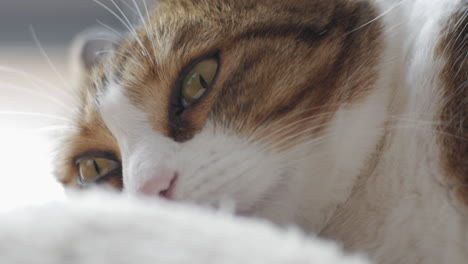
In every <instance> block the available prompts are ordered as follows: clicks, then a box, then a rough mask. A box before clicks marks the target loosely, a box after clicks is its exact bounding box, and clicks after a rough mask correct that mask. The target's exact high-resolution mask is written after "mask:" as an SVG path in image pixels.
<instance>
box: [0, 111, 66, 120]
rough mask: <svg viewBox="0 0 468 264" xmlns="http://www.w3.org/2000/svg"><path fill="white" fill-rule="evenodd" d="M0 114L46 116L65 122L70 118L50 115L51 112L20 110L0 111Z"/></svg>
mask: <svg viewBox="0 0 468 264" xmlns="http://www.w3.org/2000/svg"><path fill="white" fill-rule="evenodd" d="M0 115H7V116H8V115H10V116H15V115H17V116H27V117H41V118H48V119H54V120H61V121H65V122H69V121H70V120H69V119H68V118H64V117H61V116H57V115H51V114H44V113H33V112H21V111H0Z"/></svg>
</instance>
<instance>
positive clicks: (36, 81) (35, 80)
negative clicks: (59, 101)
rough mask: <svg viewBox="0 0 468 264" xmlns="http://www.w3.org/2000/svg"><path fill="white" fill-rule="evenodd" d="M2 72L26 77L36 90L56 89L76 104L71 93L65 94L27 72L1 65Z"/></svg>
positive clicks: (0, 70)
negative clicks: (44, 88)
mask: <svg viewBox="0 0 468 264" xmlns="http://www.w3.org/2000/svg"><path fill="white" fill-rule="evenodd" d="M0 72H4V73H11V74H16V75H19V76H21V77H25V78H26V80H27V81H28V82H29V83H30V84H31V85H32V86H34V87H35V88H37V89H42V88H43V87H47V88H49V89H54V90H55V91H56V92H58V93H60V96H64V97H67V98H68V99H70V101H71V102H75V98H74V97H72V96H71V95H70V94H69V93H67V92H64V90H63V89H60V88H59V87H58V86H55V85H53V84H52V83H50V82H47V81H45V80H43V79H40V78H38V77H36V76H34V75H32V74H29V73H27V72H24V71H21V70H18V69H15V68H11V67H7V66H2V65H0Z"/></svg>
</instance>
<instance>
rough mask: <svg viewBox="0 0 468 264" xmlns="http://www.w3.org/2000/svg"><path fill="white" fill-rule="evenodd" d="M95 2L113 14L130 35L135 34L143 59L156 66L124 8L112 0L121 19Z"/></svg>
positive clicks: (104, 6) (96, 0)
mask: <svg viewBox="0 0 468 264" xmlns="http://www.w3.org/2000/svg"><path fill="white" fill-rule="evenodd" d="M93 1H94V2H95V3H97V4H99V5H101V6H102V7H103V8H105V9H106V10H107V11H109V12H110V13H111V14H113V15H114V16H115V17H116V18H117V19H118V20H119V21H120V22H121V23H122V24H123V25H124V26H125V27H126V28H127V29H128V31H130V33H132V34H133V36H134V37H135V40H136V41H137V42H138V44H139V45H140V47H141V48H142V50H143V55H144V56H143V57H146V58H148V59H149V60H150V61H151V63H152V64H153V65H154V61H153V58H151V56H150V53H149V52H148V49H146V47H145V45H144V44H143V42H142V41H141V39H140V37H139V36H138V33H137V31H136V29H135V27H133V26H132V23H131V22H130V20H129V19H128V17H127V15H125V13H124V12H123V11H122V8H120V6H119V5H118V4H117V3H116V2H115V1H114V0H110V1H111V3H112V4H113V5H114V6H115V7H116V8H117V10H118V11H119V13H120V14H121V15H122V17H120V16H118V15H117V13H115V12H114V11H113V10H112V9H110V8H109V7H108V6H107V5H105V4H103V3H102V2H100V1H99V0H93ZM124 20H125V21H124Z"/></svg>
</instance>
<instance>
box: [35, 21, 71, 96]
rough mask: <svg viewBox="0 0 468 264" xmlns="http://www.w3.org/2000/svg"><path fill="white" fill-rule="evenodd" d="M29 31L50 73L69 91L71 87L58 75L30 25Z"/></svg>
mask: <svg viewBox="0 0 468 264" xmlns="http://www.w3.org/2000/svg"><path fill="white" fill-rule="evenodd" d="M29 31H30V32H31V34H32V37H33V39H34V42H35V43H36V46H37V47H38V49H39V51H40V53H41V54H42V56H43V57H44V59H45V60H46V62H47V64H48V65H49V66H50V68H51V69H52V71H53V72H54V73H55V74H56V75H57V77H58V78H59V80H60V81H61V82H62V85H63V87H66V88H68V89H70V90H71V87H70V85H69V84H68V82H66V81H65V78H63V76H62V74H60V72H59V71H58V70H57V67H55V65H54V63H53V62H52V60H51V59H50V57H49V55H47V53H46V51H45V50H44V47H43V46H42V44H41V42H40V41H39V38H38V37H37V34H36V31H35V30H34V28H33V26H32V25H29Z"/></svg>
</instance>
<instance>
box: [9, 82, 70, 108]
mask: <svg viewBox="0 0 468 264" xmlns="http://www.w3.org/2000/svg"><path fill="white" fill-rule="evenodd" d="M0 88H3V89H10V90H15V91H23V92H26V93H32V94H33V95H35V96H36V97H42V98H43V99H46V100H48V101H49V102H53V103H55V104H57V105H58V106H60V107H63V109H64V110H66V111H69V112H70V113H72V112H73V110H72V108H71V107H70V106H68V105H66V104H65V103H63V102H62V101H60V100H58V99H57V98H55V97H53V96H50V95H48V94H46V93H42V92H39V91H36V90H33V89H30V88H26V87H22V86H18V85H14V84H10V83H0Z"/></svg>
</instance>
